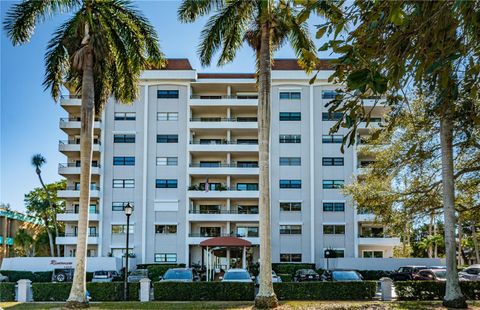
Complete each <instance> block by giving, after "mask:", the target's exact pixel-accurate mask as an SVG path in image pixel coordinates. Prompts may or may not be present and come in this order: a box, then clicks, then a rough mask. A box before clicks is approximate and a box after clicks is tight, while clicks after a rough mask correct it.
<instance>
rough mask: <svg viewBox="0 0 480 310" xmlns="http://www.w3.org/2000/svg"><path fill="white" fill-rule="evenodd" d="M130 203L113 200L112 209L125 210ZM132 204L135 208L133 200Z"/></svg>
mask: <svg viewBox="0 0 480 310" xmlns="http://www.w3.org/2000/svg"><path fill="white" fill-rule="evenodd" d="M128 203H129V202H128V201H116V202H112V211H123V210H124V209H125V206H126V205H127V204H128ZM130 205H131V206H132V207H133V208H135V207H134V204H133V202H130Z"/></svg>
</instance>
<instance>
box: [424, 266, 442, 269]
mask: <svg viewBox="0 0 480 310" xmlns="http://www.w3.org/2000/svg"><path fill="white" fill-rule="evenodd" d="M428 269H447V266H430V267H428Z"/></svg>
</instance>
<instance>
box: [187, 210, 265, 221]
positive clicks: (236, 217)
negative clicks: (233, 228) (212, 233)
mask: <svg viewBox="0 0 480 310" xmlns="http://www.w3.org/2000/svg"><path fill="white" fill-rule="evenodd" d="M188 220H189V221H198V222H211V221H219V222H224V221H225V222H226V221H232V222H258V211H257V212H251V213H248V212H242V211H239V210H237V209H234V210H225V209H220V210H215V211H204V210H198V209H190V210H189V211H188Z"/></svg>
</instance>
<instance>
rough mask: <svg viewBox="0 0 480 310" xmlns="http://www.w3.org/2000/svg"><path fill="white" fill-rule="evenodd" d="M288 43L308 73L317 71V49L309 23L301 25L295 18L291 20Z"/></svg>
mask: <svg viewBox="0 0 480 310" xmlns="http://www.w3.org/2000/svg"><path fill="white" fill-rule="evenodd" d="M288 30H289V31H288V41H289V42H290V45H291V46H292V49H293V51H294V52H295V55H296V56H297V58H298V60H299V63H300V65H301V66H302V67H303V68H304V69H305V70H306V71H307V72H311V70H313V69H315V64H316V59H317V57H316V53H317V52H316V48H315V44H314V43H313V41H312V39H311V36H310V31H309V30H308V25H307V23H305V22H304V23H299V22H298V19H296V18H295V16H292V17H291V18H290V19H289V26H288Z"/></svg>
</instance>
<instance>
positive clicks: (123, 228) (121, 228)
mask: <svg viewBox="0 0 480 310" xmlns="http://www.w3.org/2000/svg"><path fill="white" fill-rule="evenodd" d="M134 231H135V225H130V226H129V233H130V234H133V232H134ZM126 232H127V225H123V224H120V225H118V224H116V225H112V235H115V234H117V235H118V234H125V233H126Z"/></svg>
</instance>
